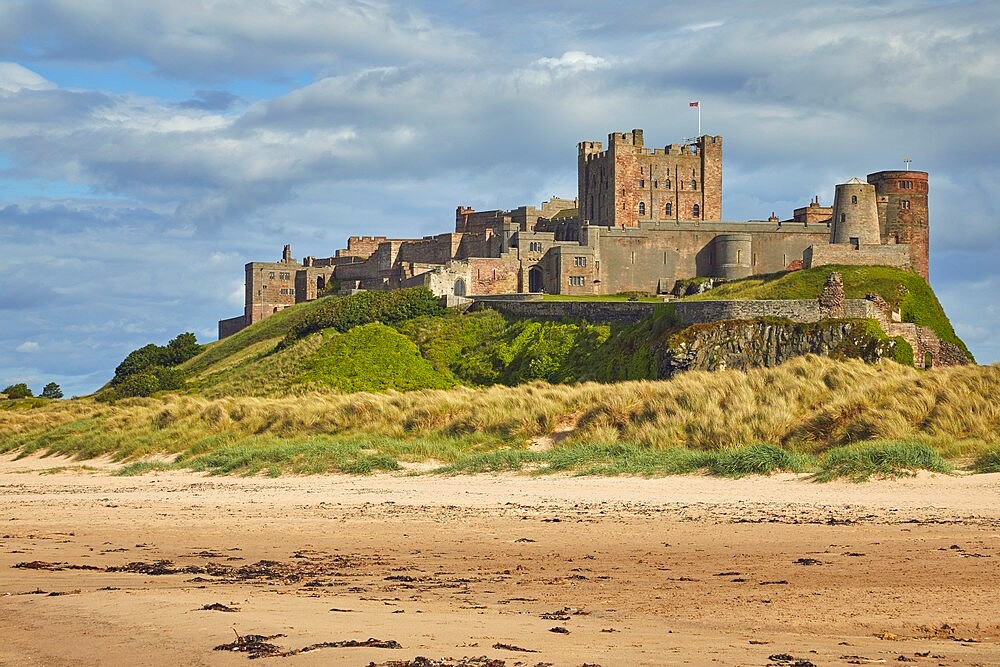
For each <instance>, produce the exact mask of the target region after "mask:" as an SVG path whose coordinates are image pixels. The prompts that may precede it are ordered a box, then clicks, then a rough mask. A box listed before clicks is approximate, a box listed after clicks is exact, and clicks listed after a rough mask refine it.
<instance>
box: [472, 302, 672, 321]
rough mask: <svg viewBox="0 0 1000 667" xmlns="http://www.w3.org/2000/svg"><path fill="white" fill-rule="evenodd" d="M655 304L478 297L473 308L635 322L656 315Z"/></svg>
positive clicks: (512, 314)
mask: <svg viewBox="0 0 1000 667" xmlns="http://www.w3.org/2000/svg"><path fill="white" fill-rule="evenodd" d="M656 305H657V304H655V303H648V302H645V301H508V300H499V299H498V300H491V299H483V300H478V299H477V300H476V302H475V304H474V305H473V309H474V310H477V309H482V308H492V309H493V310H496V311H499V312H500V313H503V314H504V315H507V316H509V317H517V318H525V319H532V320H556V321H559V320H563V319H571V320H587V321H588V322H615V323H619V324H634V323H635V322H638V321H639V320H641V319H644V318H646V317H650V316H651V315H652V314H653V309H654V308H655V307H656Z"/></svg>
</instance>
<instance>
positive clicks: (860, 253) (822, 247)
mask: <svg viewBox="0 0 1000 667" xmlns="http://www.w3.org/2000/svg"><path fill="white" fill-rule="evenodd" d="M826 264H844V265H847V266H872V265H883V266H892V267H895V268H897V269H910V268H911V267H910V248H909V246H905V245H863V246H860V247H857V248H855V247H853V246H851V245H849V244H839V243H820V244H817V245H814V246H812V247H810V248H807V249H806V251H805V252H804V253H803V255H802V266H803V267H804V268H806V269H811V268H814V267H817V266H824V265H826Z"/></svg>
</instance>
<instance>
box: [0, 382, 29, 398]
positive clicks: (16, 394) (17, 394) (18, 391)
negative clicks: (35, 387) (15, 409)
mask: <svg viewBox="0 0 1000 667" xmlns="http://www.w3.org/2000/svg"><path fill="white" fill-rule="evenodd" d="M0 394H6V395H7V398H9V399H15V398H30V397H31V396H34V394H32V393H31V389H29V388H28V385H26V384H25V383H23V382H18V383H17V384H12V385H9V386H8V387H7V388H6V389H4V390H3V391H2V392H0Z"/></svg>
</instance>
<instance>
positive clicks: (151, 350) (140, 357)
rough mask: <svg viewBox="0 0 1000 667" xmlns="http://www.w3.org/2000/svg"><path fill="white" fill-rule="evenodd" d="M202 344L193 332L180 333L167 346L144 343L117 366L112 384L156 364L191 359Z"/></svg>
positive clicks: (174, 364) (171, 363)
mask: <svg viewBox="0 0 1000 667" xmlns="http://www.w3.org/2000/svg"><path fill="white" fill-rule="evenodd" d="M201 349H202V346H201V345H199V344H198V341H197V338H195V335H194V334H193V333H182V334H178V335H177V336H176V337H175V338H174V339H173V340H171V341H170V342H169V343H167V344H166V345H165V346H160V345H156V344H155V343H150V344H149V345H143V346H142V347H140V348H139V349H138V350H133V351H132V352H129V353H128V356H126V357H125V359H124V360H123V361H122V362H121V363H120V364H118V367H117V368H115V376H114V378H112V380H111V384H112V385H117V384H120V383H121V382H123V381H124V380H125V379H126V378H128V377H130V376H132V375H136V374H137V373H142V372H145V371H149V370H150V369H151V368H152V367H154V366H160V367H168V366H177V365H180V364H182V363H184V362H185V361H187V360H188V359H191V358H192V357H194V356H195V355H197V354H198V353H199V352H201Z"/></svg>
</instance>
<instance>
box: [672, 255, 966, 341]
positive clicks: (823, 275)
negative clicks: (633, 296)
mask: <svg viewBox="0 0 1000 667" xmlns="http://www.w3.org/2000/svg"><path fill="white" fill-rule="evenodd" d="M834 271H836V272H839V273H840V274H841V275H842V276H843V278H844V295H845V296H846V297H847V298H848V299H863V298H864V297H865V294H867V293H868V292H875V293H876V294H878V295H879V296H881V297H882V298H883V299H885V301H886V303H888V304H889V305H890V306H892V307H893V308H899V309H900V314H901V315H902V319H903V321H904V322H913V323H914V324H919V325H921V326H925V327H929V328H930V329H933V330H934V332H935V333H936V334H937V335H938V337H940V338H941V340H945V341H948V342H951V343H954V344H955V345H958V346H959V347H960V348H961V349H962V350H963V351H964V352H965V353H966V355H967V356H968V357H969V358H970V359H972V354H971V353H970V352H969V349H968V348H967V347H966V346H965V343H963V342H962V340H961V339H960V338H959V337H958V336H957V335H956V334H955V330H954V328H952V326H951V322H950V321H949V320H948V316H947V315H946V314H945V312H944V309H943V308H942V307H941V303H940V302H939V301H938V299H937V296H936V295H935V294H934V291H933V290H932V289H931V287H930V285H928V284H927V282H926V281H925V280H924V279H923V278H921V277H920V276H918V275H917V274H915V273H912V272H910V271H901V270H900V269H893V268H890V267H887V266H820V267H817V268H815V269H805V270H802V271H782V272H780V273H771V274H767V275H761V276H752V277H750V278H747V279H744V280H736V281H733V282H730V283H724V284H722V285H719V286H718V287H716V288H715V289H712V290H709V291H707V292H703V293H701V294H696V295H693V296H689V297H685V298H684V300H685V301H709V300H714V299H816V298H818V297H819V293H820V291H821V290H822V289H823V283H824V282H826V279H827V277H828V276H829V275H830V274H831V273H833V272H834Z"/></svg>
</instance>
